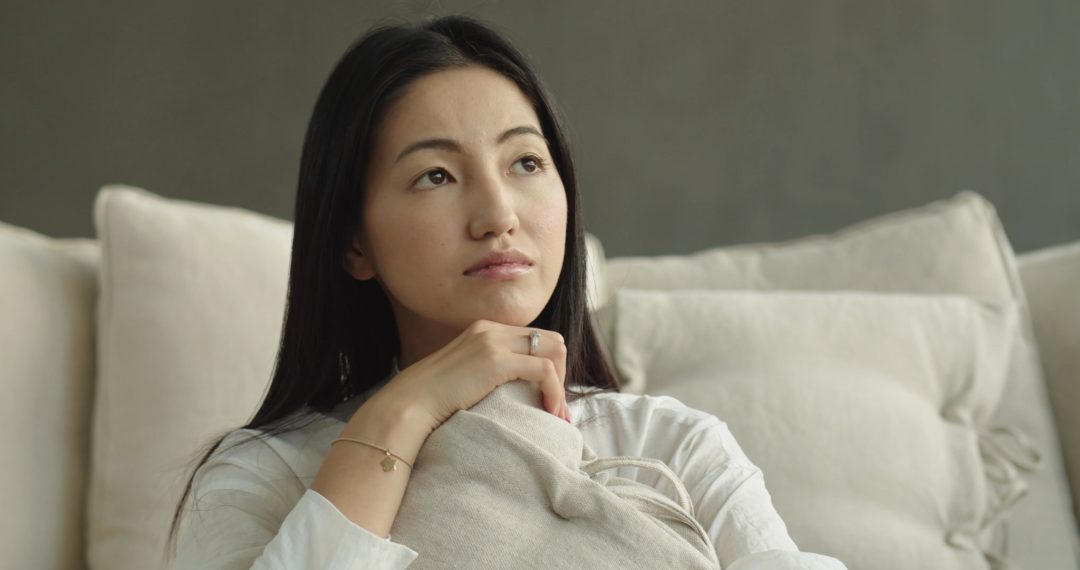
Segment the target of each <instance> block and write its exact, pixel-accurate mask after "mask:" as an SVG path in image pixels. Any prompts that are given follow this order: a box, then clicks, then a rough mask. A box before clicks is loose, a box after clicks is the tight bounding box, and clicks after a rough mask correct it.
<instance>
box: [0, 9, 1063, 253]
mask: <svg viewBox="0 0 1080 570" xmlns="http://www.w3.org/2000/svg"><path fill="white" fill-rule="evenodd" d="M451 12H462V13H468V14H470V15H473V16H476V17H479V18H481V19H484V20H486V21H488V22H489V23H491V24H493V25H494V26H496V27H497V28H498V29H500V30H501V31H503V32H504V33H505V34H506V35H508V36H509V37H510V39H511V40H512V41H514V42H515V43H516V44H517V45H518V46H519V47H520V48H521V49H522V50H523V51H524V52H525V53H526V54H527V55H528V56H530V57H531V58H532V60H533V61H534V63H535V64H536V65H537V67H538V69H539V71H540V73H541V75H542V76H543V77H544V78H545V80H546V81H547V83H548V84H549V86H550V88H551V90H552V92H553V93H554V95H555V97H556V100H557V102H558V103H559V104H560V105H561V107H562V108H563V110H564V113H565V115H566V117H567V118H568V121H569V125H568V128H569V136H570V139H571V142H572V144H573V145H574V147H575V148H574V153H575V156H576V158H577V167H578V173H579V182H580V185H581V188H582V191H583V200H584V205H585V213H586V220H587V224H586V227H587V229H588V230H589V231H591V232H593V233H594V234H596V235H597V236H598V237H599V238H600V239H601V241H602V242H603V243H604V246H605V249H606V250H607V254H608V255H609V256H618V255H653V254H659V253H686V252H691V251H695V250H698V249H703V248H707V247H711V246H715V245H722V244H734V243H744V242H749V241H770V240H782V239H789V238H795V237H798V236H802V235H806V234H809V233H816V232H825V231H832V230H835V229H838V228H839V227H841V226H843V225H846V224H849V223H852V222H855V221H858V220H861V219H864V218H866V217H870V216H874V215H878V214H882V213H886V212H889V211H893V210H897V209H902V208H907V207H912V206H918V205H921V204H924V203H926V202H929V201H931V200H935V199H939V198H945V197H949V196H952V195H954V194H955V193H956V192H957V191H959V190H961V189H965V188H966V189H972V190H975V191H977V192H979V193H981V194H983V195H984V196H986V197H987V198H988V199H990V201H991V202H993V203H994V204H995V205H996V206H997V208H998V211H999V213H1000V215H1001V217H1002V219H1003V220H1004V223H1005V227H1006V231H1007V232H1008V234H1009V236H1010V239H1011V241H1012V243H1013V246H1014V248H1015V249H1016V250H1017V251H1028V250H1031V249H1036V248H1040V247H1044V246H1049V245H1053V244H1057V243H1063V242H1067V241H1073V240H1077V239H1080V107H1078V105H1077V103H1078V102H1080V71H1078V70H1080V33H1077V30H1080V3H1077V2H1074V1H1066V0H1044V1H1037V2H1036V1H1032V2H1003V1H1001V2H998V1H991V2H987V1H983V0H978V1H976V0H958V1H954V2H940V1H931V0H910V1H905V2H882V1H880V0H858V1H855V0H852V1H848V2H844V1H816V2H805V1H803V0H784V1H774V2H767V1H763V2H731V1H710V2H679V3H659V2H647V1H637V2H620V1H614V0H606V1H602V2H594V1H590V2H581V1H565V0H562V1H545V2H453V1H444V2H433V3H432V2H404V3H393V2H335V3H322V4H308V3H303V4H301V3H286V2H277V3H273V4H267V5H264V3H255V2H207V1H203V2H172V3H156V2H155V3H150V2H130V3H119V2H111V3H66V4H65V5H64V6H62V7H60V5H59V4H58V3H53V2H34V3H30V2H27V3H11V2H8V3H6V4H4V5H3V6H2V7H0V45H2V49H0V73H2V76H3V82H2V87H0V108H2V109H3V112H2V117H3V118H2V128H0V220H2V221H5V222H8V223H12V224H15V225H21V226H26V227H30V228H32V229H35V230H38V231H41V232H44V233H46V234H49V235H53V236H61V237H68V236H92V235H93V226H92V221H91V205H92V203H93V197H94V195H95V193H96V192H97V189H98V188H99V187H100V186H101V185H103V184H107V183H126V184H133V185H137V186H141V187H144V188H146V189H148V190H150V191H152V192H155V193H159V194H163V195H165V196H169V197H175V198H187V199H192V200H199V201H205V202H212V203H217V204H227V205H234V206H240V207H244V208H250V209H253V210H257V211H261V212H264V213H267V214H270V215H274V216H278V217H282V218H291V215H292V202H293V193H294V192H295V184H296V178H297V171H298V165H299V155H300V147H301V144H302V139H303V133H304V129H305V126H306V122H307V119H308V116H309V114H310V112H311V108H312V106H313V105H314V101H315V98H316V96H317V94H318V90H319V88H320V87H321V85H322V82H323V81H324V80H325V78H326V76H327V74H328V73H329V71H330V69H331V67H332V66H333V65H334V63H335V62H336V60H337V58H338V57H340V55H341V54H342V53H343V51H344V50H345V48H346V47H347V46H348V44H349V43H350V42H351V41H353V40H354V39H355V38H356V37H357V36H358V35H359V34H360V33H362V32H363V31H364V30H365V29H367V28H368V27H369V26H370V25H372V24H373V23H376V21H377V20H381V19H383V18H386V17H399V18H407V19H411V20H414V19H417V18H419V17H420V16H421V15H424V14H430V13H434V14H445V13H451Z"/></svg>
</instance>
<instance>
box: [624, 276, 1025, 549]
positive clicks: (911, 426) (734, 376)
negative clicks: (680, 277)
mask: <svg viewBox="0 0 1080 570" xmlns="http://www.w3.org/2000/svg"><path fill="white" fill-rule="evenodd" d="M615 302H616V305H617V308H616V315H617V317H616V330H615V338H616V344H615V348H614V355H613V356H614V358H615V361H616V366H617V368H618V371H619V373H620V375H621V376H623V377H626V378H631V379H640V381H644V382H646V384H647V386H648V387H649V393H650V394H657V395H670V396H674V397H676V398H678V399H679V400H681V401H683V402H691V403H692V404H693V405H694V407H695V408H698V409H701V410H704V411H707V412H709V413H712V414H713V415H715V416H717V417H718V418H719V419H720V420H722V421H724V422H725V423H727V424H728V427H729V428H730V429H731V432H732V434H733V435H734V436H735V438H736V440H738V441H739V443H740V445H741V446H742V448H743V449H744V451H745V452H746V453H747V455H748V457H749V458H750V460H751V461H753V462H755V463H756V464H757V466H758V467H760V468H761V469H762V471H763V473H764V474H765V483H766V486H767V487H768V488H769V491H770V493H771V494H772V497H773V500H774V504H775V505H776V508H777V511H778V512H779V513H780V515H781V517H782V518H783V519H784V521H785V522H786V523H787V525H788V530H789V531H790V533H791V535H792V538H793V539H794V540H795V542H796V543H797V544H798V545H799V547H800V548H801V549H803V550H809V551H811V552H820V553H822V554H828V555H830V556H835V557H837V558H839V559H840V560H842V561H843V562H844V563H845V564H846V565H848V567H850V568H874V569H875V570H888V569H896V570H901V569H902V570H909V569H912V568H934V569H937V570H946V569H954V568H955V569H960V568H964V569H967V568H972V569H974V568H986V567H987V566H986V560H984V558H983V556H982V554H981V553H980V551H979V548H978V546H977V544H978V538H977V533H978V532H979V531H980V530H981V527H982V526H983V525H982V523H983V521H984V520H986V519H987V518H989V517H991V516H992V515H993V508H992V507H993V505H994V499H995V497H996V495H994V494H992V493H990V492H989V490H988V488H987V486H988V485H987V479H986V476H985V475H984V469H985V466H984V464H983V462H982V459H981V458H980V451H983V450H982V449H981V446H980V437H979V432H980V431H982V430H985V429H986V423H987V421H988V419H989V417H990V414H991V412H992V410H993V409H994V407H995V406H996V405H997V403H998V400H999V399H1000V398H1001V394H1002V389H1003V387H1004V384H1005V372H1006V364H1007V356H1008V351H1007V350H1006V349H1007V348H1008V346H1009V343H1010V342H1011V339H1012V335H1013V332H1014V329H1015V326H1016V306H1015V304H1012V305H1006V306H1004V307H997V306H990V305H982V304H980V303H977V302H975V301H973V300H971V299H970V298H967V297H963V296H955V295H954V296H931V295H901V294H876V293H859V292H753V291H716V290H714V291H707V290H703V291H695V290H687V291H649V290H634V289H624V290H621V291H618V292H617V293H616V301H615Z"/></svg>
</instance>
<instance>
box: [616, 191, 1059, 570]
mask: <svg viewBox="0 0 1080 570" xmlns="http://www.w3.org/2000/svg"><path fill="white" fill-rule="evenodd" d="M606 282H607V294H606V295H605V299H603V300H602V303H601V305H600V307H599V308H598V310H597V314H596V316H595V318H596V321H597V322H598V325H599V328H600V330H601V333H600V336H601V338H602V339H606V341H605V342H606V343H607V345H608V347H610V336H611V327H612V323H613V317H614V315H613V311H614V308H613V307H612V306H611V305H612V304H611V303H609V302H608V301H609V300H611V299H612V298H613V292H614V291H616V290H618V289H620V288H635V289H755V290H783V289H797V290H817V291H827V290H865V291H879V292H895V293H925V294H939V293H946V294H959V295H965V296H969V297H972V298H974V299H976V300H979V301H985V302H989V303H998V304H1001V303H1007V302H1009V301H1012V302H1015V303H1016V304H1017V306H1018V308H1019V328H1018V331H1017V333H1016V335H1015V338H1014V339H1013V343H1012V346H1011V347H1010V348H1009V351H1010V354H1011V358H1010V363H1009V375H1008V382H1007V383H1006V385H1005V396H1004V397H1003V398H1002V399H1001V404H1000V406H999V407H998V409H997V410H995V412H994V416H993V419H992V420H991V421H992V423H993V424H995V425H1000V426H1008V427H1009V428H1011V429H1016V430H1019V434H1020V435H1022V436H1023V435H1024V434H1026V436H1027V437H1029V438H1030V440H1031V442H1033V444H1034V446H1035V447H1036V448H1037V450H1038V452H1039V453H1038V454H1033V453H1031V451H1032V450H1031V449H1024V448H1025V447H1028V446H1027V445H1026V443H1025V441H1024V440H1023V439H1021V441H1015V440H1014V438H1011V437H1008V436H1000V434H997V435H995V438H997V439H999V440H1000V441H999V443H1000V445H1001V446H1003V447H1005V448H1007V449H1009V450H1010V451H1009V452H1008V455H1009V456H1010V457H1011V458H1012V463H1013V465H1012V467H1011V468H1010V469H1018V470H1022V471H1023V475H1024V477H1025V478H1026V479H1027V480H1028V481H1029V483H1030V492H1029V493H1028V494H1027V496H1025V497H1024V499H1023V500H1022V501H1020V502H1019V503H1018V504H1017V506H1016V509H1015V510H1014V511H1013V513H1012V515H1011V519H1010V520H1011V521H1012V524H1008V525H1007V526H1006V525H1003V526H1002V527H1001V528H1000V529H999V532H996V533H994V535H993V536H991V537H988V539H987V540H988V543H987V545H988V546H990V542H992V543H994V544H995V545H996V548H997V549H998V550H999V551H1006V550H1007V551H1008V552H1009V557H1010V558H1011V559H1013V560H1015V561H1016V562H1017V563H1018V565H1019V566H1020V567H1022V568H1072V567H1074V566H1075V565H1076V560H1078V559H1080V540H1078V537H1080V530H1078V529H1077V523H1076V520H1075V519H1074V518H1073V516H1072V513H1071V512H1070V511H1071V509H1070V507H1069V505H1071V504H1072V496H1071V493H1070V490H1069V486H1068V482H1067V479H1066V475H1065V467H1064V460H1063V458H1062V454H1061V443H1060V441H1059V438H1058V435H1057V431H1056V430H1055V428H1054V423H1053V419H1052V417H1051V412H1050V404H1049V401H1048V397H1047V393H1046V386H1045V384H1044V380H1043V375H1042V370H1041V365H1040V360H1039V353H1038V347H1037V345H1036V341H1035V337H1034V334H1033V333H1032V328H1031V317H1030V314H1029V312H1028V306H1027V298H1026V297H1025V294H1024V290H1023V287H1022V284H1021V281H1020V277H1019V273H1018V270H1017V267H1016V260H1015V257H1014V254H1013V250H1012V246H1011V245H1010V244H1009V241H1008V239H1007V237H1006V235H1005V231H1004V228H1003V227H1002V225H1001V222H1000V220H999V219H998V216H997V212H996V211H995V209H994V207H993V205H992V204H991V203H990V202H988V201H987V200H986V199H985V198H983V197H982V196H980V195H979V194H977V193H975V192H972V191H970V190H965V191H962V192H960V193H958V194H956V195H955V196H954V197H952V198H950V199H947V200H938V201H935V202H931V203H929V204H927V205H925V206H922V207H919V208H912V209H908V210H903V211H899V212H893V213H890V214H886V215H883V216H879V217H876V218H872V219H869V220H865V221H862V222H859V223H857V224H853V225H851V226H848V227H846V228H843V229H841V230H839V231H836V232H833V233H831V234H821V235H812V236H807V237H804V238H800V239H796V240H791V241H787V242H778V243H757V244H748V245H741V246H731V247H717V248H712V249H708V250H704V251H700V252H697V253H694V254H690V255H668V256H654V257H619V258H611V259H608V260H607V263H606ZM608 352H610V348H609V349H608ZM626 391H628V392H635V393H641V392H647V391H648V390H647V388H646V387H645V386H643V385H639V384H636V383H635V382H634V381H633V380H631V381H629V382H627V384H626Z"/></svg>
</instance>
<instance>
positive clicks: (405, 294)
mask: <svg viewBox="0 0 1080 570" xmlns="http://www.w3.org/2000/svg"><path fill="white" fill-rule="evenodd" d="M532 131H535V132H532ZM539 133H541V129H540V122H539V119H538V118H537V116H536V113H535V111H534V110H533V108H532V105H531V104H530V103H529V100H528V99H527V98H526V97H525V95H524V94H523V93H522V92H521V91H520V90H519V89H518V87H517V85H516V84H514V82H513V81H511V80H510V79H508V78H506V77H504V76H502V75H501V74H499V73H498V72H495V71H493V70H491V69H488V68H486V67H482V66H469V67H463V68H456V69H452V70H447V71H441V72H437V73H434V74H431V75H427V76H425V77H423V78H421V79H419V80H417V81H416V82H414V83H413V84H412V85H411V86H410V87H409V89H408V90H407V92H406V94H405V96H404V97H403V98H402V99H400V100H399V101H398V102H397V103H396V104H395V105H394V106H393V107H392V108H391V109H390V110H389V112H388V113H387V114H386V116H385V117H384V120H383V121H382V122H381V124H380V125H378V128H377V131H376V132H375V138H374V148H373V151H372V156H371V162H370V164H369V168H368V171H367V175H366V179H365V184H364V196H363V204H364V205H363V218H362V220H361V225H362V227H360V228H358V231H357V233H356V236H355V239H353V240H351V242H350V244H349V247H348V248H347V250H346V258H345V267H346V269H347V270H348V271H349V273H350V274H351V275H352V276H353V277H354V278H356V279H361V280H364V279H371V278H375V279H376V280H378V282H379V283H380V284H381V285H382V287H383V290H384V291H385V292H386V293H387V296H388V297H389V299H390V302H391V304H392V306H393V309H394V316H395V319H396V320H397V325H398V333H399V334H400V337H401V354H400V355H399V360H398V362H399V366H400V367H401V368H402V369H404V368H406V367H407V366H409V365H411V364H412V363H413V362H415V361H417V360H419V359H421V358H424V357H425V356H427V355H428V354H430V353H431V352H434V351H435V350H438V349H439V348H441V347H443V346H445V345H446V344H447V343H448V342H450V341H451V340H452V339H453V338H454V337H456V336H457V335H458V334H460V333H461V331H463V330H464V329H465V328H466V327H468V326H469V325H470V324H471V323H473V322H474V321H476V320H478V319H487V320H492V321H497V322H501V323H505V324H509V325H516V326H525V325H528V324H529V323H530V322H532V321H533V320H534V319H535V318H536V317H537V316H538V315H539V314H540V311H542V310H543V308H544V306H545V305H547V302H548V300H549V299H550V297H551V294H552V292H553V291H554V290H555V285H556V282H557V281H558V279H559V273H560V271H561V268H562V263H563V252H564V248H565V241H566V215H567V214H566V211H567V204H566V191H565V189H564V188H563V184H562V179H561V178H560V177H559V173H558V172H557V171H556V169H555V166H554V161H553V160H552V156H551V153H550V152H549V150H548V146H547V143H546V140H545V139H544V138H543V136H542V135H541V134H539ZM431 139H445V141H443V142H440V143H430V144H421V145H416V143H421V142H422V141H430V140H431ZM506 249H515V250H518V251H520V252H521V253H524V254H525V255H526V256H528V257H529V258H530V259H531V260H532V267H531V268H530V269H529V270H528V271H526V272H525V273H523V274H520V275H518V276H517V277H515V278H512V279H503V280H499V279H488V278H483V277H477V276H473V275H466V270H467V269H468V268H469V267H470V266H471V265H473V264H474V263H476V262H477V261H480V260H481V259H482V258H483V257H484V256H486V255H487V254H488V253H489V252H491V251H496V250H506ZM523 339H524V337H523ZM523 342H524V340H523Z"/></svg>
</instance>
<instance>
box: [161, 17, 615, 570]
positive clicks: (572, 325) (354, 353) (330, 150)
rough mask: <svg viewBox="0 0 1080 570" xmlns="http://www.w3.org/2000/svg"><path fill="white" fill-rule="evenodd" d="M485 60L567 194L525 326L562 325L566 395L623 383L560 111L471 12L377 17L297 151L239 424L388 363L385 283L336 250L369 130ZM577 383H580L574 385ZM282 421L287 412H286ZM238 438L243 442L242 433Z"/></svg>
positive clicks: (357, 213) (325, 402)
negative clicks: (249, 402)
mask: <svg viewBox="0 0 1080 570" xmlns="http://www.w3.org/2000/svg"><path fill="white" fill-rule="evenodd" d="M477 64H479V65H483V66H486V67H488V68H490V69H492V70H495V71H497V72H499V73H501V74H503V75H504V76H506V77H508V78H509V79H511V80H513V81H514V83H515V84H517V86H518V87H519V88H520V89H521V91H522V92H523V93H524V94H525V96H526V97H528V99H529V101H530V102H531V103H532V106H533V108H534V110H535V112H536V114H537V116H538V117H539V119H540V126H541V128H542V131H543V135H544V137H545V138H547V140H548V145H549V148H550V151H551V154H552V158H553V160H554V162H555V167H556V169H557V170H558V173H559V176H560V177H561V178H562V183H563V187H564V188H565V190H566V198H567V200H566V201H567V224H566V233H567V235H566V250H565V252H564V258H563V266H562V271H561V273H560V275H559V280H558V283H557V284H556V286H555V290H554V291H553V292H552V295H551V298H550V300H549V301H548V303H547V305H546V306H545V307H544V309H543V311H541V313H540V315H539V316H537V317H536V319H535V320H534V321H533V322H532V323H530V325H529V326H534V327H538V328H543V329H548V330H554V331H558V332H559V333H560V334H562V336H563V339H564V340H565V342H566V349H567V354H566V394H567V396H566V397H567V400H568V401H574V400H577V399H578V398H581V397H585V396H587V395H589V394H595V393H599V392H618V391H620V390H621V388H620V385H619V381H618V378H617V377H616V376H615V374H614V373H613V371H612V370H611V368H610V367H609V366H608V364H607V361H606V360H605V357H604V355H603V353H602V352H601V351H602V348H601V345H600V343H599V341H598V338H597V336H596V334H595V332H594V329H593V325H592V321H591V319H590V318H589V313H588V310H587V307H586V297H585V263H586V261H585V255H586V249H585V238H584V228H583V226H582V224H583V222H582V219H583V218H582V211H581V203H580V199H579V197H578V190H577V181H576V180H575V178H574V165H573V161H572V160H571V154H570V148H569V146H568V145H567V141H566V138H565V136H564V133H563V128H562V118H561V117H560V116H559V115H558V114H557V110H556V108H555V107H554V105H553V104H552V100H551V98H550V97H549V95H548V93H547V91H546V89H545V88H544V86H543V85H542V83H541V81H540V78H539V77H538V76H537V74H536V73H535V72H534V71H533V69H532V68H531V66H530V65H529V63H528V62H527V61H526V59H525V57H524V56H523V55H522V54H521V53H519V52H518V50H516V49H515V48H514V47H513V46H512V45H511V44H510V43H509V42H508V41H507V40H505V39H503V38H502V37H500V35H499V34H498V33H496V32H495V31H494V30H492V29H491V28H489V27H487V26H486V25H484V24H482V23H480V22H479V21H477V20H474V19H472V18H470V17H466V16H446V17H442V18H438V19H432V20H430V21H428V22H426V23H423V24H418V25H412V26H410V25H407V24H386V23H383V24H381V25H378V26H376V27H373V28H372V29H371V30H369V31H368V32H367V33H365V34H364V35H363V36H361V37H360V38H359V39H358V40H356V41H355V42H354V43H353V44H352V45H351V46H350V47H349V49H348V51H346V53H345V55H344V56H343V57H342V58H341V60H340V61H339V62H338V63H337V65H336V66H335V67H334V69H333V71H332V72H331V74H330V78H329V79H328V80H327V82H326V84H325V85H324V86H323V88H322V91H321V92H320V94H319V97H318V100H317V101H316V103H315V109H314V111H313V112H312V115H311V120H310V122H309V124H308V128H307V133H306V135H305V137H304V147H303V152H302V156H301V161H300V178H299V184H298V186H297V193H296V210H295V219H294V223H295V226H294V233H293V243H292V256H291V267H290V271H289V282H288V294H287V298H286V304H285V317H284V321H283V324H282V333H281V344H280V346H279V349H278V354H277V360H276V362H275V364H274V372H273V377H272V379H271V382H270V386H269V389H268V390H267V393H266V397H265V399H264V400H263V402H262V405H261V406H260V407H259V409H258V411H257V412H256V413H255V415H254V417H253V418H252V419H251V421H249V422H248V423H247V425H244V426H241V427H240V428H238V429H244V428H247V429H252V430H259V431H260V435H259V436H258V437H252V438H249V439H248V440H246V441H252V440H254V439H259V438H260V437H270V436H273V435H276V434H280V433H284V432H286V431H290V430H293V429H298V428H299V427H302V426H303V425H307V424H310V423H311V421H314V420H315V419H317V416H313V417H309V418H308V421H307V422H306V423H302V422H300V421H296V420H301V419H303V418H304V415H303V414H296V412H299V411H301V410H302V409H303V408H305V407H309V408H310V409H312V410H315V411H317V412H323V413H326V412H329V411H330V410H332V409H333V408H334V407H335V406H336V405H337V404H339V403H341V402H343V401H345V400H347V399H349V398H351V397H353V396H355V395H357V394H360V393H362V392H364V391H366V390H367V389H369V388H372V387H374V386H375V385H377V384H378V383H379V382H380V381H381V380H383V379H384V378H385V377H386V376H388V375H389V374H390V372H391V371H392V366H393V359H394V357H395V355H396V354H397V353H398V351H399V349H400V339H399V337H398V331H397V324H396V322H395V320H394V317H393V313H392V310H391V305H390V302H389V300H388V298H387V296H386V293H385V292H384V291H383V290H382V288H381V286H380V285H379V284H378V282H377V280H375V279H368V280H365V281H358V280H356V279H354V278H352V276H350V275H349V274H348V273H346V271H345V269H344V267H343V265H342V258H343V256H344V253H345V249H344V248H345V245H346V242H347V240H346V235H347V232H348V231H349V228H350V227H354V226H357V225H358V224H359V220H361V219H362V218H361V216H362V213H361V207H362V203H363V201H362V192H363V184H362V181H363V180H364V174H365V171H366V170H367V167H368V160H369V158H370V156H371V155H372V146H373V144H374V141H373V138H374V137H373V133H375V130H376V126H377V124H378V122H379V121H380V120H381V118H382V117H383V114H384V113H385V111H386V109H387V108H388V107H389V106H390V105H392V104H393V103H394V102H395V101H396V100H398V99H400V98H401V97H402V95H403V94H404V93H405V90H406V89H407V88H408V87H409V85H410V84H411V83H412V82H414V81H416V80H417V79H419V78H421V77H423V76H425V75H428V74H431V73H434V72H437V71H440V70H445V69H450V68H455V67H462V66H466V65H477ZM574 387H579V388H586V390H582V391H577V390H574V389H573V388H574ZM283 420H287V421H283ZM228 433H230V432H226V433H225V434H224V435H222V436H221V437H219V438H217V439H216V441H213V442H212V443H211V444H209V445H208V447H209V450H208V451H205V452H204V453H203V452H202V451H201V450H200V451H199V453H202V457H201V459H199V461H198V464H197V465H196V466H195V467H194V469H192V475H191V477H190V478H189V479H188V482H187V486H186V487H185V489H184V493H183V496H182V497H181V498H180V503H179V504H178V505H177V508H176V512H175V514H174V515H173V520H172V526H171V528H170V531H169V541H168V542H169V545H168V548H167V549H166V558H167V557H169V556H170V555H174V554H175V547H176V544H175V541H176V534H177V528H178V525H179V521H180V518H181V515H182V513H183V507H184V504H185V502H186V500H187V498H188V495H189V494H190V493H191V487H192V481H193V480H194V476H195V474H196V473H197V471H198V469H199V468H200V467H202V465H203V464H205V463H206V461H207V460H208V459H209V458H210V456H211V455H212V454H213V453H214V452H215V451H216V450H217V449H218V447H219V446H220V445H221V442H222V441H223V440H224V439H225V437H226V436H227V435H228ZM246 441H242V442H241V443H246Z"/></svg>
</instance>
